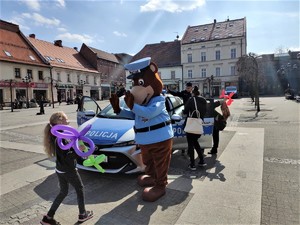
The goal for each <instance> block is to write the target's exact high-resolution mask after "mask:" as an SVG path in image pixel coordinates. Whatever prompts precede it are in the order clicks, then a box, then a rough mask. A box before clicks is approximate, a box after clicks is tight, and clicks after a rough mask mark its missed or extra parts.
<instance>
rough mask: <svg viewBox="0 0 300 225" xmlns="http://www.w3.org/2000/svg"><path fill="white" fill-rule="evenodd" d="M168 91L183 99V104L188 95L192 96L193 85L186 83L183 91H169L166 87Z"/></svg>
mask: <svg viewBox="0 0 300 225" xmlns="http://www.w3.org/2000/svg"><path fill="white" fill-rule="evenodd" d="M167 89H168V93H170V94H171V95H174V96H178V97H181V98H182V100H183V104H184V105H185V104H186V103H187V101H188V100H189V98H190V97H192V90H193V85H192V83H191V82H188V83H186V85H185V90H183V91H171V90H170V89H169V87H167Z"/></svg>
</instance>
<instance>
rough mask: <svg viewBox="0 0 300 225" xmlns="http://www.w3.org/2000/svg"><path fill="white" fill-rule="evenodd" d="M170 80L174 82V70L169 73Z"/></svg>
mask: <svg viewBox="0 0 300 225" xmlns="http://www.w3.org/2000/svg"><path fill="white" fill-rule="evenodd" d="M171 79H172V80H175V71H174V70H172V71H171Z"/></svg>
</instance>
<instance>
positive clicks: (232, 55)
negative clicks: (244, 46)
mask: <svg viewBox="0 0 300 225" xmlns="http://www.w3.org/2000/svg"><path fill="white" fill-rule="evenodd" d="M231 58H232V59H235V58H236V49H235V48H233V49H231Z"/></svg>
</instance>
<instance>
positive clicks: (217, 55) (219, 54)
mask: <svg viewBox="0 0 300 225" xmlns="http://www.w3.org/2000/svg"><path fill="white" fill-rule="evenodd" d="M220 59H221V52H220V50H217V51H216V60H220Z"/></svg>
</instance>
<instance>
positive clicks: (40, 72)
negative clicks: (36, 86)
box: [38, 70, 44, 80]
mask: <svg viewBox="0 0 300 225" xmlns="http://www.w3.org/2000/svg"><path fill="white" fill-rule="evenodd" d="M38 76H39V80H44V74H43V71H41V70H40V71H38Z"/></svg>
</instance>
